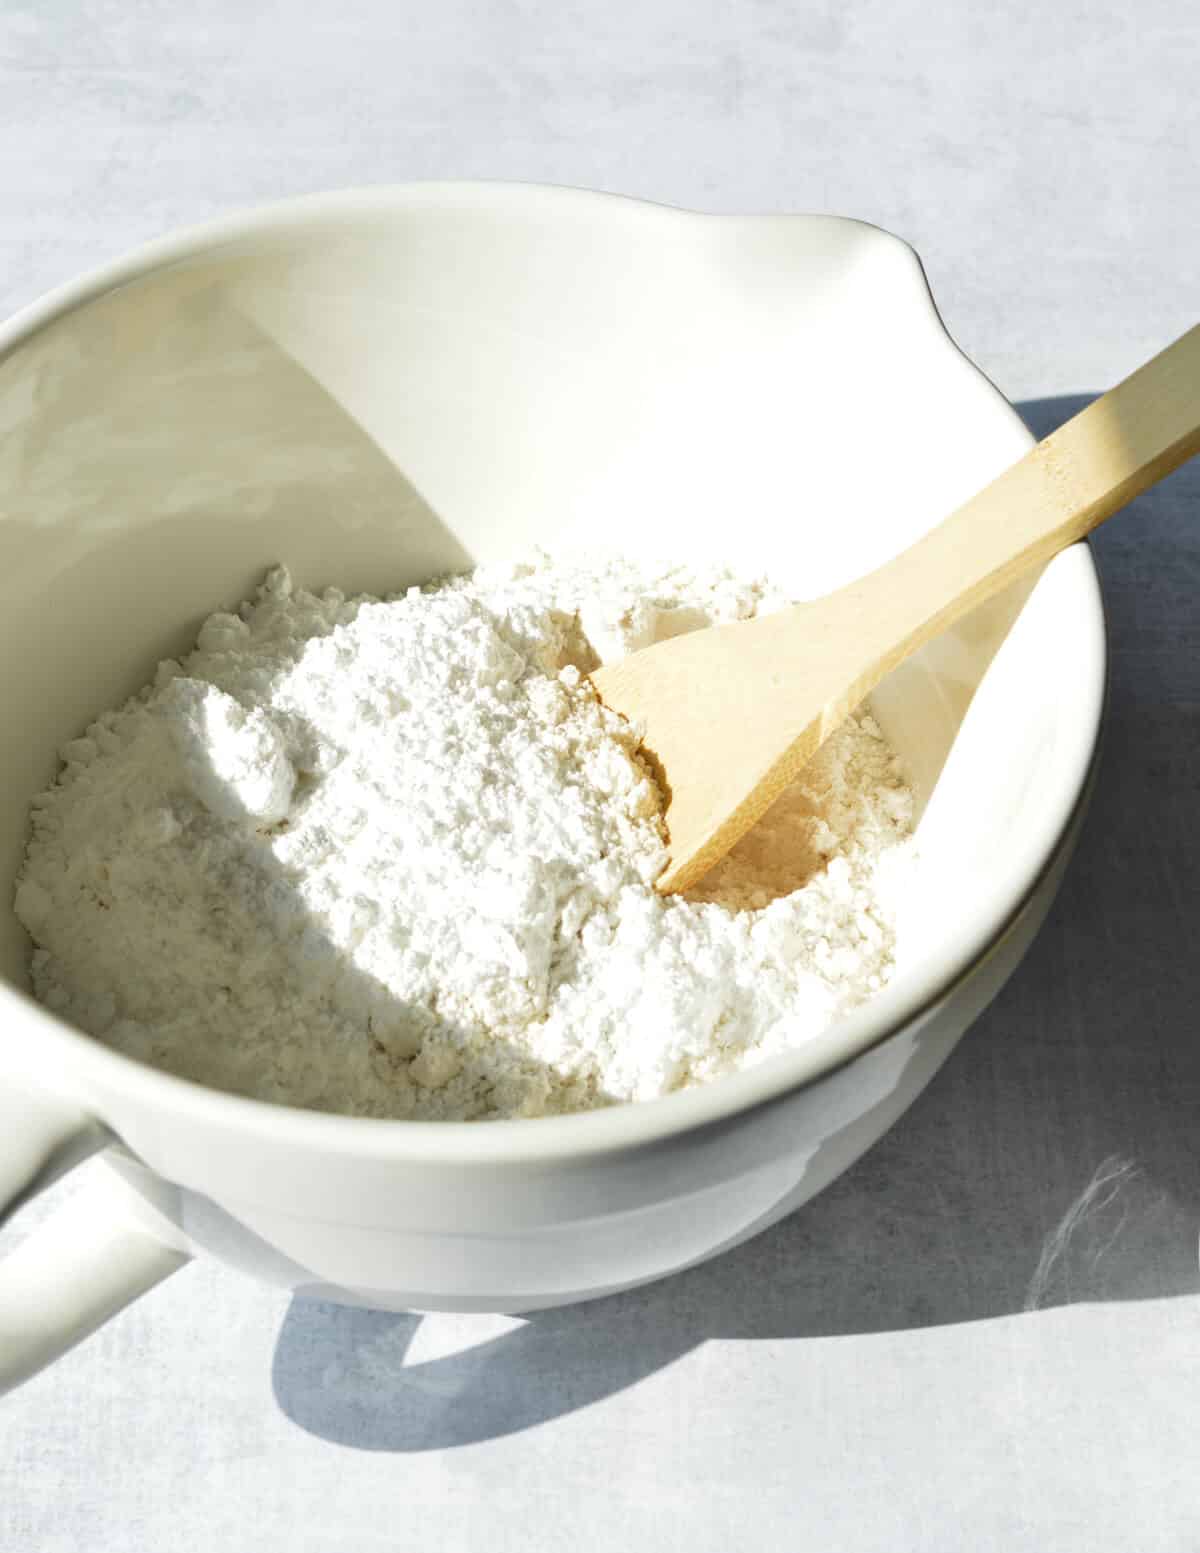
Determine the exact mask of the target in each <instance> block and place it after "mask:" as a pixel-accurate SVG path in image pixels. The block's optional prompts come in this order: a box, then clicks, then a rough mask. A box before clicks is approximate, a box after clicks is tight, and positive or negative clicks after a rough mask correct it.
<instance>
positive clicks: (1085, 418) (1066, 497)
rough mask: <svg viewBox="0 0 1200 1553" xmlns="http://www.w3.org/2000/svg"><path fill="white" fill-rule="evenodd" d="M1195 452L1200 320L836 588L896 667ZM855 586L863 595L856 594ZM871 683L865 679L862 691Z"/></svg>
mask: <svg viewBox="0 0 1200 1553" xmlns="http://www.w3.org/2000/svg"><path fill="white" fill-rule="evenodd" d="M1197 452H1200V324H1197V325H1196V326H1194V327H1193V328H1191V329H1189V330H1188V332H1187V333H1186V334H1185V335H1183V336H1182V337H1181V338H1180V339H1178V340H1176V341H1175V343H1174V344H1173V345H1168V346H1167V348H1166V350H1164V351H1160V352H1159V354H1158V355H1157V356H1153V357H1151V359H1150V360H1149V361H1148V362H1146V364H1145V365H1144V366H1141V367H1139V368H1138V369H1137V371H1136V372H1134V373H1132V374H1131V375H1130V376H1129V377H1127V378H1125V380H1124V381H1123V382H1121V383H1119V384H1118V385H1117V386H1116V388H1113V389H1110V390H1109V392H1108V393H1106V394H1103V395H1102V396H1101V397H1100V398H1099V399H1097V400H1095V401H1093V403H1092V404H1090V405H1088V406H1087V408H1086V409H1084V410H1081V411H1080V412H1079V414H1078V415H1075V416H1073V417H1072V418H1071V419H1070V420H1069V421H1067V422H1066V423H1065V424H1064V425H1062V426H1060V427H1059V428H1058V430H1057V431H1055V432H1052V433H1051V435H1050V436H1048V437H1047V438H1045V440H1044V441H1042V442H1039V443H1038V444H1037V446H1036V447H1034V448H1031V449H1030V451H1029V452H1028V453H1027V454H1026V455H1025V456H1024V458H1022V459H1020V460H1019V461H1018V462H1017V463H1015V464H1013V465H1012V467H1011V468H1009V469H1006V470H1005V471H1004V473H1003V474H1002V475H1000V476H999V477H998V478H997V479H995V480H993V481H992V483H991V484H990V485H988V486H985V487H984V489H983V490H982V491H980V492H979V493H978V494H977V495H975V496H973V497H972V498H971V499H970V501H968V502H967V503H966V504H965V505H964V506H962V507H959V508H958V509H957V510H956V511H955V512H953V513H951V515H950V516H949V517H948V518H947V519H946V520H945V521H944V522H943V523H940V524H939V525H938V527H937V528H935V529H932V530H931V531H930V532H929V533H928V534H926V535H925V536H924V537H923V538H921V539H919V540H918V541H917V542H916V544H914V545H912V546H910V547H909V549H907V550H905V551H903V552H902V553H901V554H900V555H898V556H896V557H895V558H894V559H893V560H891V561H888V562H886V563H885V564H884V565H883V566H881V567H879V568H878V569H877V570H876V571H874V572H871V573H869V574H868V575H867V576H866V577H863V578H861V579H860V580H859V581H857V582H854V583H851V584H849V586H848V587H846V588H845V589H844V590H842V592H843V595H844V597H845V599H846V602H847V604H852V605H853V604H857V606H858V607H857V608H854V614H855V615H856V616H857V617H858V618H859V619H860V620H862V621H868V620H869V621H870V622H871V625H872V630H873V632H875V631H877V632H878V633H879V634H878V635H877V636H875V640H877V641H878V642H880V643H881V644H883V643H886V644H887V646H886V647H885V648H882V650H881V653H880V657H879V659H878V661H877V664H876V665H875V670H876V671H875V672H873V673H872V674H871V676H870V678H871V682H872V684H877V683H878V681H879V680H880V679H882V678H883V675H884V674H886V673H887V672H888V671H889V670H890V669H891V668H893V667H894V666H895V664H897V663H899V662H901V661H902V660H903V659H904V658H906V657H907V656H908V655H909V653H911V652H913V651H915V649H916V648H918V647H920V646H921V645H922V643H924V642H926V641H928V640H930V639H931V638H932V637H934V636H936V635H938V633H939V632H941V631H944V630H945V629H946V628H947V627H948V626H950V625H952V624H953V623H954V622H955V621H956V620H957V619H959V618H960V617H961V616H962V615H965V614H967V613H968V612H969V611H970V610H972V609H973V608H974V607H975V606H976V605H977V604H982V603H983V601H984V600H985V599H987V598H990V597H991V596H992V595H993V594H995V593H999V592H1000V591H1001V590H1002V589H1003V588H1004V587H1005V586H1006V585H1007V584H1008V583H1010V582H1012V581H1014V580H1015V579H1016V578H1017V577H1019V576H1020V575H1021V574H1022V573H1024V572H1027V571H1029V570H1030V569H1032V568H1034V567H1036V566H1038V565H1040V564H1043V563H1044V562H1046V561H1048V560H1049V559H1050V558H1051V556H1053V555H1055V554H1056V553H1057V552H1058V551H1059V550H1062V549H1065V547H1066V546H1067V545H1069V544H1072V543H1073V542H1074V541H1075V540H1077V539H1082V538H1083V536H1084V535H1085V534H1087V533H1090V532H1091V530H1092V529H1093V528H1095V527H1096V526H1097V525H1098V524H1100V523H1103V522H1104V520H1105V518H1110V517H1112V515H1113V513H1115V512H1119V511H1120V509H1121V508H1122V507H1124V506H1125V505H1126V504H1127V503H1128V502H1130V501H1132V500H1133V498H1134V497H1135V496H1137V495H1139V494H1140V493H1141V492H1142V491H1144V490H1146V489H1147V488H1148V487H1149V486H1151V485H1154V484H1155V483H1156V482H1157V481H1159V480H1161V479H1163V477H1164V476H1165V475H1168V474H1170V473H1171V471H1172V470H1173V469H1175V468H1177V467H1178V466H1179V465H1180V464H1182V463H1184V462H1185V461H1186V460H1187V459H1189V458H1190V457H1191V456H1192V455H1193V454H1194V453H1197ZM856 594H861V598H860V599H857V600H856V599H855V595H856ZM867 688H870V687H869V686H867V687H864V689H863V693H865V689H867Z"/></svg>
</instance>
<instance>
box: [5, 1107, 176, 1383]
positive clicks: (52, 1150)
mask: <svg viewBox="0 0 1200 1553" xmlns="http://www.w3.org/2000/svg"><path fill="white" fill-rule="evenodd" d="M114 1141H115V1139H114V1137H113V1135H112V1133H110V1132H109V1130H108V1129H107V1128H106V1127H105V1126H104V1125H103V1124H102V1123H100V1122H98V1121H96V1120H95V1118H93V1117H89V1116H86V1115H85V1114H84V1113H83V1112H82V1111H79V1110H76V1109H75V1108H74V1107H72V1106H70V1105H67V1104H64V1103H62V1102H60V1101H57V1100H54V1099H51V1098H50V1097H48V1096H46V1095H44V1094H34V1093H32V1092H31V1091H29V1090H24V1089H19V1088H16V1087H11V1086H9V1085H7V1084H6V1085H5V1087H4V1089H3V1091H2V1092H0V1225H2V1224H3V1223H4V1221H5V1220H6V1219H7V1218H8V1217H9V1215H10V1214H11V1213H13V1212H14V1210H15V1209H17V1208H19V1207H20V1206H21V1204H22V1203H25V1202H28V1200H29V1199H30V1198H31V1197H34V1196H36V1195H37V1193H38V1192H40V1191H42V1190H44V1189H45V1188H46V1187H47V1186H49V1185H50V1184H51V1183H52V1182H53V1181H56V1180H57V1179H58V1178H59V1176H61V1175H64V1174H65V1173H66V1172H67V1171H68V1170H71V1169H73V1168H74V1166H76V1165H78V1164H80V1163H81V1162H82V1161H83V1160H85V1159H87V1158H88V1157H89V1156H90V1155H92V1154H96V1153H98V1152H99V1151H100V1150H101V1149H104V1148H107V1147H108V1146H109V1144H111V1143H113V1142H114ZM188 1260H189V1258H188V1253H187V1252H186V1251H184V1250H181V1249H180V1248H179V1247H178V1246H172V1245H169V1244H168V1243H166V1242H165V1241H163V1240H160V1239H158V1238H157V1237H155V1236H154V1235H151V1234H149V1233H147V1231H146V1230H145V1229H143V1228H141V1227H140V1226H139V1225H137V1224H136V1223H134V1222H133V1219H132V1216H131V1215H130V1216H126V1215H123V1214H122V1213H121V1211H120V1200H119V1196H118V1195H117V1194H116V1193H114V1191H113V1189H112V1187H111V1186H110V1185H109V1184H108V1183H107V1182H103V1181H101V1182H89V1183H88V1184H87V1186H86V1187H85V1188H84V1190H82V1191H80V1192H77V1193H76V1194H75V1195H74V1196H73V1197H71V1198H69V1199H68V1200H67V1202H65V1203H64V1204H63V1205H62V1206H61V1207H59V1208H58V1209H57V1210H56V1211H55V1212H54V1213H53V1214H52V1215H51V1216H50V1218H49V1219H47V1220H46V1221H45V1222H44V1223H42V1224H40V1225H38V1227H37V1228H36V1229H34V1231H33V1232H32V1234H30V1235H29V1236H27V1237H26V1239H25V1240H23V1241H22V1242H21V1244H20V1245H19V1246H18V1247H17V1249H16V1250H15V1251H12V1252H10V1253H9V1254H8V1255H7V1256H6V1257H4V1258H3V1259H2V1260H0V1395H2V1394H3V1393H4V1392H5V1391H8V1390H10V1389H11V1388H12V1387H14V1386H19V1385H20V1384H21V1382H22V1381H24V1380H27V1379H28V1378H29V1376H31V1375H34V1374H36V1372H37V1371H38V1370H40V1369H41V1368H42V1367H43V1366H44V1365H47V1364H49V1363H50V1362H51V1360H53V1359H57V1358H58V1356H59V1355H60V1354H62V1353H65V1352H66V1350H67V1349H68V1348H71V1347H73V1346H74V1345H75V1344H76V1343H78V1342H80V1341H82V1339H83V1338H85V1337H88V1336H89V1335H90V1334H91V1333H92V1332H94V1331H95V1330H96V1328H97V1327H99V1326H101V1325H102V1324H103V1323H104V1322H105V1321H107V1320H108V1319H109V1318H110V1317H111V1316H115V1315H116V1313H117V1312H118V1311H119V1310H122V1309H123V1308H124V1307H125V1306H126V1305H128V1304H129V1302H130V1301H131V1300H134V1299H136V1298H137V1297H138V1295H139V1294H144V1293H145V1292H146V1290H147V1289H152V1288H153V1287H154V1285H155V1284H156V1283H158V1282H160V1281H161V1280H162V1279H163V1278H165V1277H166V1276H167V1275H168V1273H173V1272H174V1271H175V1269H176V1268H177V1267H181V1266H182V1265H183V1264H184V1263H185V1262H186V1261H188Z"/></svg>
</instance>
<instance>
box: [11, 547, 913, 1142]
mask: <svg viewBox="0 0 1200 1553" xmlns="http://www.w3.org/2000/svg"><path fill="white" fill-rule="evenodd" d="M782 602H783V601H782V600H781V599H778V598H775V597H773V596H771V595H770V594H769V592H768V591H767V589H766V588H765V587H763V586H762V585H756V584H750V585H747V584H744V583H741V582H738V581H737V580H736V579H734V578H733V577H732V576H730V575H729V574H728V573H725V572H721V571H712V572H709V573H697V572H692V571H683V570H678V569H671V568H665V567H664V568H659V569H655V568H652V567H646V566H644V565H640V564H635V563H633V562H626V561H611V562H603V563H600V562H597V563H594V564H589V565H583V564H578V565H566V564H552V563H551V562H549V561H548V560H546V559H545V558H536V559H535V560H534V561H533V562H531V563H530V564H527V565H520V566H515V567H507V568H503V569H483V570H480V571H478V572H476V573H475V574H474V575H472V576H470V577H465V578H456V579H452V580H450V581H447V582H444V583H440V584H436V585H431V586H429V587H426V588H423V589H415V588H414V589H410V590H409V592H408V593H407V594H405V595H403V596H402V597H399V598H395V599H392V600H389V601H386V602H383V601H379V600H376V599H370V598H346V597H345V596H344V595H343V594H342V593H340V592H338V591H337V590H334V589H330V590H328V591H326V592H325V593H322V594H320V595H319V596H318V595H313V594H310V593H305V592H301V591H298V590H296V589H294V588H293V586H292V582H291V580H290V578H289V576H288V573H287V572H286V570H284V569H282V568H279V569H277V570H275V571H273V572H272V573H271V574H270V575H269V576H268V577H267V579H266V582H265V583H264V585H263V586H262V587H261V588H260V589H259V590H258V593H257V594H256V596H255V598H254V599H253V601H252V602H249V603H247V604H243V605H242V606H241V608H240V610H239V611H238V613H237V614H216V615H213V616H212V618H211V619H209V620H208V621H207V622H206V623H205V625H204V626H203V628H202V629H201V631H200V635H199V640H198V642H197V645H196V649H195V651H194V652H192V653H191V654H190V655H189V656H188V657H187V658H186V659H184V660H183V661H182V662H175V661H168V662H165V663H162V664H160V666H159V669H158V673H157V677H156V678H155V681H154V683H153V684H152V685H150V686H148V687H147V688H146V689H145V690H143V691H142V692H141V693H140V694H139V695H137V696H135V697H134V698H133V699H132V700H131V701H129V702H128V703H127V704H126V705H125V706H124V707H122V708H120V709H119V710H117V711H113V712H108V713H106V714H104V715H103V716H101V717H100V718H98V719H97V721H96V722H95V723H94V724H92V726H91V727H89V728H88V730H87V732H86V734H85V736H84V737H82V738H79V739H75V740H73V741H72V742H71V743H69V744H67V745H66V746H65V748H64V749H63V751H62V758H63V762H64V765H63V768H62V770H61V772H60V774H59V777H58V779H57V781H56V782H55V784H54V785H53V786H52V787H51V788H50V789H49V791H47V792H45V793H42V794H41V795H40V796H38V797H37V798H36V799H35V800H34V804H33V838H32V841H31V843H30V846H29V849H28V854H27V858H26V861H25V865H24V868H23V870H22V872H21V875H20V878H19V883H18V889H17V896H16V910H17V914H18V916H19V917H20V919H21V921H22V922H23V923H24V924H25V926H26V928H27V929H28V930H29V932H30V934H31V935H32V937H33V939H34V941H35V944H36V946H37V947H36V949H35V952H34V955H33V978H34V985H35V989H36V991H37V994H38V996H39V997H40V998H41V999H42V1000H43V1001H44V1002H45V1003H46V1004H48V1005H49V1007H51V1008H52V1009H55V1010H56V1011H58V1012H59V1013H61V1014H62V1015H63V1016H65V1017H66V1018H68V1019H70V1020H72V1021H74V1022H75V1023H76V1024H78V1025H80V1026H82V1027H83V1028H84V1029H85V1030H87V1031H90V1032H91V1033H92V1034H93V1035H95V1036H97V1037H99V1038H100V1039H101V1040H103V1041H106V1042H108V1043H109V1044H110V1045H112V1046H113V1047H115V1048H117V1049H118V1050H120V1051H122V1052H125V1053H127V1054H129V1055H131V1056H133V1057H137V1058H139V1059H141V1060H143V1061H146V1062H149V1063H153V1064H154V1065H156V1066H158V1067H161V1068H165V1069H167V1070H168V1071H170V1072H172V1073H176V1074H181V1075H183V1076H185V1077H187V1078H191V1079H195V1080H198V1081H200V1082H202V1083H205V1084H210V1085H213V1086H215V1087H217V1088H220V1089H225V1090H231V1091H234V1092H237V1093H241V1094H246V1095H254V1096H257V1097H259V1098H261V1099H267V1100H274V1101H280V1102H284V1103H288V1104H293V1105H301V1106H309V1107H314V1108H318V1109H321V1110H329V1111H339V1112H347V1113H350V1114H354V1115H362V1116H391V1117H414V1118H433V1119H471V1118H492V1117H504V1116H540V1115H544V1114H550V1113H558V1112H564V1111H574V1110H583V1109H588V1108H591V1107H595V1106H599V1105H604V1104H607V1103H610V1102H612V1101H617V1100H634V1099H648V1098H650V1097H653V1096H656V1095H662V1094H666V1093H667V1092H669V1091H671V1090H674V1089H678V1088H679V1087H681V1086H683V1085H688V1084H694V1083H697V1082H700V1081H703V1080H708V1079H712V1078H715V1077H717V1076H718V1075H720V1074H723V1073H728V1072H731V1071H734V1070H737V1069H739V1068H742V1067H745V1066H746V1065H748V1064H751V1063H754V1062H757V1061H759V1060H761V1059H762V1058H763V1057H764V1056H767V1055H769V1054H771V1053H775V1052H780V1051H783V1050H785V1049H786V1048H788V1047H792V1046H795V1045H796V1044H798V1043H800V1042H802V1041H804V1040H806V1039H808V1038H810V1037H811V1036H812V1035H814V1034H815V1033H817V1032H819V1031H820V1030H821V1029H823V1028H824V1027H825V1026H826V1025H828V1024H829V1023H830V1022H831V1021H832V1020H833V1019H835V1018H836V1017H837V1016H838V1015H840V1014H841V1013H843V1012H844V1011H845V1010H847V1009H849V1008H851V1007H853V1006H854V1005H855V1004H857V1003H860V1002H861V1001H862V1000H863V999H865V998H867V997H869V996H870V995H871V994H872V993H873V992H874V991H876V990H877V989H878V988H879V987H880V986H882V984H883V983H884V981H885V980H886V979H887V976H888V974H889V971H890V969H891V967H892V956H893V948H894V930H893V922H892V914H891V911H890V910H889V908H888V904H887V902H888V900H889V898H891V895H892V893H894V891H895V889H896V888H897V887H898V886H899V887H902V884H903V876H904V873H905V870H906V869H907V868H908V867H909V866H911V861H910V860H911V843H910V831H911V823H912V794H911V792H910V790H909V788H908V786H907V785H906V782H905V780H904V777H903V774H902V772H901V770H900V767H899V765H898V762H897V761H896V759H895V757H894V756H893V755H892V752H891V751H890V750H889V748H888V747H887V745H886V744H885V743H884V741H883V738H882V736H881V734H880V732H879V730H878V728H877V727H876V726H875V725H874V723H873V722H872V721H871V720H870V718H869V717H866V716H861V715H860V716H858V717H856V718H854V719H852V720H851V721H850V722H849V723H848V724H847V725H846V726H845V727H844V729H843V730H842V731H841V732H840V733H838V734H837V735H836V736H835V737H834V738H833V740H832V741H831V742H830V743H829V744H828V745H827V746H826V747H825V749H824V750H823V751H822V752H821V754H820V755H819V756H818V757H817V759H816V761H815V762H813V764H812V765H810V766H809V767H808V768H807V770H806V771H805V772H804V773H803V776H802V777H801V779H800V781H799V782H797V783H796V784H795V785H794V786H793V787H792V788H791V789H789V791H788V792H786V793H785V794H784V795H783V797H782V798H781V799H780V800H779V802H778V803H777V804H776V805H775V807H774V808H773V809H772V811H771V812H770V813H769V814H768V815H767V817H766V819H765V820H764V821H763V822H762V823H761V824H760V825H759V826H758V827H757V829H756V830H755V831H754V832H753V833H752V834H751V835H750V836H748V837H747V838H746V839H745V840H744V841H743V842H742V843H741V845H740V846H739V847H738V848H737V849H736V851H735V852H734V853H733V854H732V855H731V856H730V857H729V858H728V859H727V860H726V861H725V862H724V863H723V864H721V865H720V866H719V867H718V868H717V869H716V870H715V871H714V872H713V873H712V874H710V875H709V876H708V878H707V879H705V881H704V882H703V885H702V886H701V888H700V889H698V890H696V891H695V892H693V893H692V894H690V895H689V896H686V897H674V898H663V897H661V896H659V895H658V894H656V892H655V890H654V888H653V882H654V879H655V877H656V875H657V874H658V872H659V871H660V869H661V867H662V865H663V862H664V860H665V850H664V846H663V830H662V818H661V800H660V794H659V792H658V790H657V788H656V787H655V785H654V783H653V781H652V780H651V778H650V776H649V774H648V772H647V770H646V768H645V767H644V765H643V764H642V762H641V760H640V758H639V756H638V754H637V736H636V732H635V731H634V730H633V729H632V728H631V727H630V726H629V725H628V724H626V723H624V722H623V721H622V720H621V719H620V718H618V717H617V716H616V715H615V714H613V713H611V712H609V711H608V710H607V709H606V708H604V707H603V706H601V705H600V704H599V702H598V701H597V700H596V697H595V696H594V694H593V692H592V691H591V689H590V687H589V685H588V683H587V682H586V679H585V678H584V676H585V675H586V673H587V671H588V670H589V669H591V668H593V667H595V665H596V664H597V662H600V661H608V660H610V659H611V658H612V657H613V656H615V655H619V654H621V653H624V652H627V651H630V650H634V649H636V648H638V647H641V646H645V645H647V644H649V643H650V642H652V641H654V640H658V639H661V638H662V637H664V636H666V635H670V634H673V633H676V632H679V631H681V630H688V629H693V628H695V627H697V626H702V625H705V624H708V623H710V622H720V621H727V620H734V619H738V618H744V617H747V616H750V615H752V614H754V613H756V612H757V611H761V610H764V609H767V608H772V607H777V606H778V605H779V604H780V603H782Z"/></svg>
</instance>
